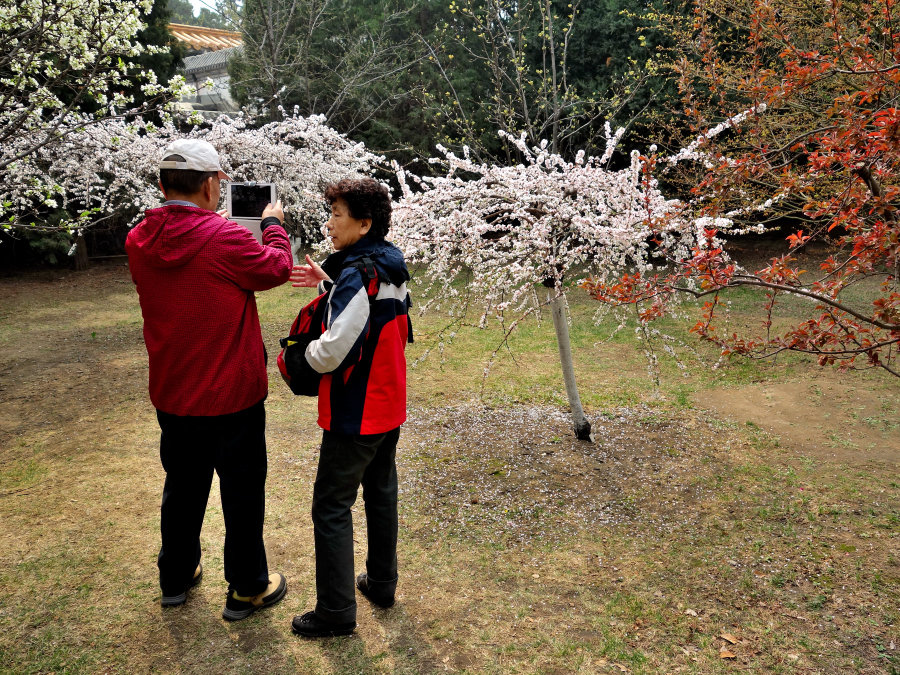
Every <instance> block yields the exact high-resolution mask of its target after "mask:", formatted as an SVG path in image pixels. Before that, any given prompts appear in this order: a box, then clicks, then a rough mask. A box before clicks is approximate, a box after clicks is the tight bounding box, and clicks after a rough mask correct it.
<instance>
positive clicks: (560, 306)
mask: <svg viewBox="0 0 900 675" xmlns="http://www.w3.org/2000/svg"><path fill="white" fill-rule="evenodd" d="M549 299H550V309H551V310H552V312H553V327H554V328H555V329H556V344H557V346H558V347H559V362H560V365H561V366H562V373H563V382H565V384H566V396H568V397H569V407H570V408H571V409H572V427H573V428H574V430H575V437H576V438H578V439H579V440H582V441H590V440H593V439H592V438H591V423H590V422H588V420H587V418H586V417H585V416H584V408H582V407H581V397H580V396H579V395H578V385H577V384H575V366H574V365H573V363H572V344H571V342H570V341H569V321H568V316H567V311H566V308H567V306H568V303H567V302H566V296H565V294H564V293H560V294H559V295H556V293H555V291H554V290H552V289H551V290H550V292H549Z"/></svg>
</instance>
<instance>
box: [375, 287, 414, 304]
mask: <svg viewBox="0 0 900 675" xmlns="http://www.w3.org/2000/svg"><path fill="white" fill-rule="evenodd" d="M406 295H407V292H406V284H405V283H402V284H400V285H399V286H394V284H389V283H383V284H380V285H379V287H378V295H376V296H375V299H376V300H386V299H390V300H399V301H400V302H403V301H404V300H406Z"/></svg>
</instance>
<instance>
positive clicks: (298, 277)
mask: <svg viewBox="0 0 900 675" xmlns="http://www.w3.org/2000/svg"><path fill="white" fill-rule="evenodd" d="M290 278H291V286H293V287H294V288H315V287H316V286H318V285H319V282H320V281H331V277H329V276H328V275H327V274H325V272H324V271H322V268H321V267H319V266H318V265H317V264H316V263H314V262H313V259H312V258H310V257H309V256H308V255H307V256H306V264H305V265H294V267H293V269H291V277H290Z"/></svg>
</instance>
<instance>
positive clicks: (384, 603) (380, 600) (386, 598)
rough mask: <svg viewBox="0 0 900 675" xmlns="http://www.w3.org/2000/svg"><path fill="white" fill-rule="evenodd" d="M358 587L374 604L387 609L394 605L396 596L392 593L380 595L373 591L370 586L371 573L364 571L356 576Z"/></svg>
mask: <svg viewBox="0 0 900 675" xmlns="http://www.w3.org/2000/svg"><path fill="white" fill-rule="evenodd" d="M356 587H357V588H358V589H359V592H360V593H362V594H363V595H364V596H366V597H367V598H368V599H369V602H371V603H372V604H373V605H378V606H379V607H381V608H382V609H387V608H388V607H393V606H394V596H393V594H391V595H378V594H377V593H373V592H372V589H370V588H369V575H368V574H366V573H365V572H363V573H362V574H360V575H359V576H358V577H356Z"/></svg>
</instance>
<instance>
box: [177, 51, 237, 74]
mask: <svg viewBox="0 0 900 675" xmlns="http://www.w3.org/2000/svg"><path fill="white" fill-rule="evenodd" d="M239 49H240V47H229V48H228V49H220V50H219V51H215V52H203V53H202V54H197V55H196V56H185V57H184V70H185V72H187V73H203V72H207V71H210V70H217V69H219V68H224V67H225V64H226V63H228V59H229V58H231V55H232V54H234V53H235V52H236V51H238V50H239Z"/></svg>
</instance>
